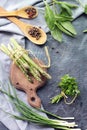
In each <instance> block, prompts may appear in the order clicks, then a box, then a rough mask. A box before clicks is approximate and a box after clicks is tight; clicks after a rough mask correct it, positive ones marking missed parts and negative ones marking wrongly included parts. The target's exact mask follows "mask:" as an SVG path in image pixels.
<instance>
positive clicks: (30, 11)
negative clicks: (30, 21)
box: [25, 7, 37, 18]
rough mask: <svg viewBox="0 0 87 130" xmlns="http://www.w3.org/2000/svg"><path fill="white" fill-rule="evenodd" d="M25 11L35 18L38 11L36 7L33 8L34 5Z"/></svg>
mask: <svg viewBox="0 0 87 130" xmlns="http://www.w3.org/2000/svg"><path fill="white" fill-rule="evenodd" d="M25 12H26V13H27V14H28V17H29V18H33V16H34V15H36V13H37V11H36V9H35V8H33V7H31V8H30V7H29V8H27V9H26V10H25Z"/></svg>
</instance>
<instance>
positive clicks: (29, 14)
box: [0, 6, 38, 19]
mask: <svg viewBox="0 0 87 130" xmlns="http://www.w3.org/2000/svg"><path fill="white" fill-rule="evenodd" d="M1 8H2V7H1ZM37 15H38V10H37V9H36V8H35V7H34V6H27V7H24V8H21V9H18V10H15V11H9V12H0V17H7V16H8V17H9V16H18V17H22V18H26V19H33V18H35V17H37Z"/></svg>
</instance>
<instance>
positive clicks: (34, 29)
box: [28, 27, 41, 40]
mask: <svg viewBox="0 0 87 130" xmlns="http://www.w3.org/2000/svg"><path fill="white" fill-rule="evenodd" d="M28 33H29V34H30V35H31V36H32V37H34V38H36V40H39V38H40V37H41V33H40V30H39V28H37V27H32V28H30V29H29V31H28Z"/></svg>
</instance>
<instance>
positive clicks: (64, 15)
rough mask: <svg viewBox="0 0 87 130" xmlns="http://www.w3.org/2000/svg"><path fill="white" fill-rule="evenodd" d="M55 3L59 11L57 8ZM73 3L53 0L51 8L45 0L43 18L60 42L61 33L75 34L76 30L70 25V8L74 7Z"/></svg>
mask: <svg viewBox="0 0 87 130" xmlns="http://www.w3.org/2000/svg"><path fill="white" fill-rule="evenodd" d="M57 5H58V6H59V7H60V11H58V10H57ZM76 7H77V6H76V5H74V4H69V3H67V2H60V1H57V0H53V6H52V8H51V7H50V6H49V4H48V3H47V2H46V1H45V20H46V23H47V25H48V27H49V29H50V32H51V35H52V36H53V38H54V39H56V40H58V41H59V42H62V33H65V34H67V35H69V36H72V37H73V36H75V35H76V34H77V33H76V30H75V28H74V26H73V25H72V20H73V18H72V11H71V9H72V8H76Z"/></svg>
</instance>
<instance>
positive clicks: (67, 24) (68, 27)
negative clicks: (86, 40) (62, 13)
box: [61, 21, 77, 35]
mask: <svg viewBox="0 0 87 130" xmlns="http://www.w3.org/2000/svg"><path fill="white" fill-rule="evenodd" d="M61 25H62V26H63V27H64V28H65V29H66V30H67V31H69V32H70V33H71V34H72V35H76V34H77V32H76V30H75V28H74V26H73V25H72V23H71V22H69V21H66V22H61Z"/></svg>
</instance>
